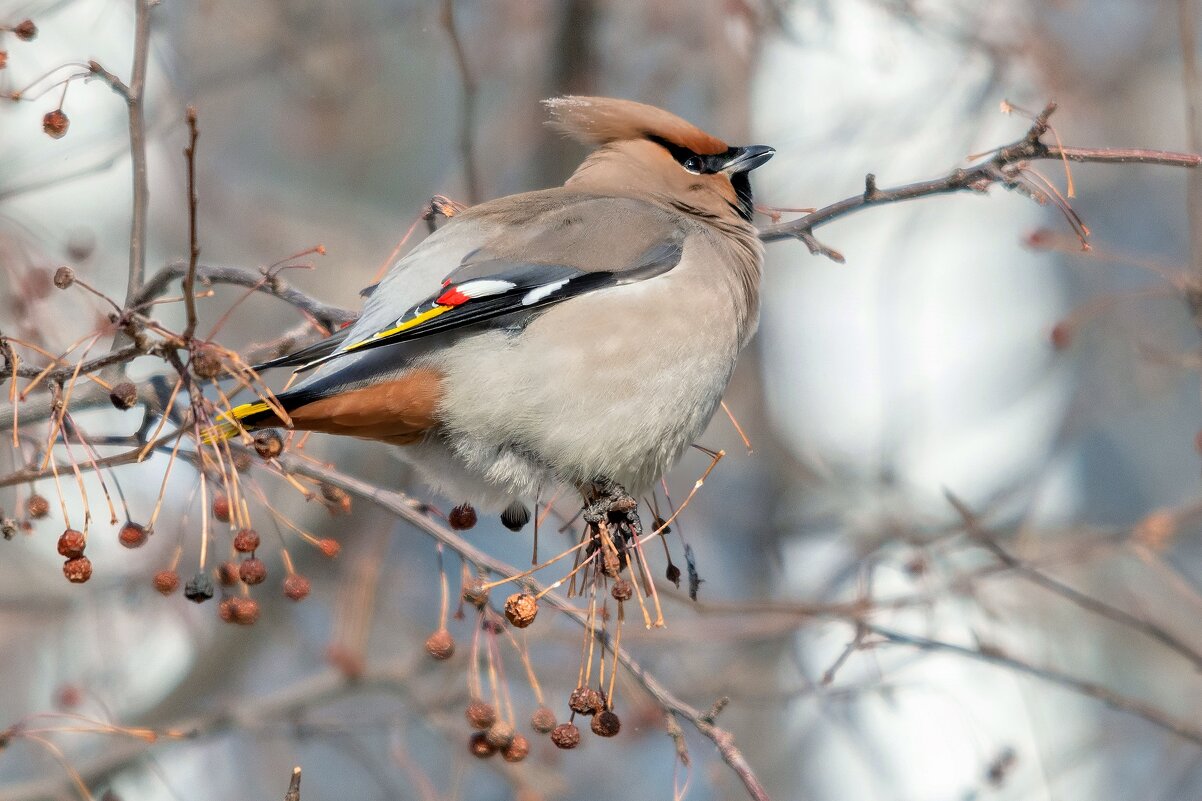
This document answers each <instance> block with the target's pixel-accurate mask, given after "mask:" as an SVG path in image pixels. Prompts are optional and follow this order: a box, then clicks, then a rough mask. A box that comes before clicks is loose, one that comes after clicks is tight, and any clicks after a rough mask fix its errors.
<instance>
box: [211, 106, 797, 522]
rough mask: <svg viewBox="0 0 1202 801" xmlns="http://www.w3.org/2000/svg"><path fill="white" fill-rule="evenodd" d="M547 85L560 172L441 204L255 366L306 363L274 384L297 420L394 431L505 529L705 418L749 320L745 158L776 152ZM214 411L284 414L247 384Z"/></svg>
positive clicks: (673, 445)
mask: <svg viewBox="0 0 1202 801" xmlns="http://www.w3.org/2000/svg"><path fill="white" fill-rule="evenodd" d="M546 104H547V106H548V107H549V109H550V111H551V114H552V116H553V118H554V120H553V124H554V125H556V126H557V127H558V128H560V129H561V130H562V131H564V132H566V133H567V134H569V135H571V136H573V137H574V138H576V139H578V140H580V141H582V142H584V143H586V144H589V145H594V146H596V149H595V150H594V151H593V152H592V153H591V154H590V155H589V156H588V158H586V159H585V160H584V163H583V164H581V165H580V167H579V168H577V170H576V171H575V172H574V173H573V174H572V177H571V178H569V179H568V181H567V183H566V184H564V186H563V187H559V188H555V189H545V190H541V191H536V192H528V193H525V194H520V195H512V196H510V197H503V198H499V199H497V200H493V201H490V202H487V203H482V204H480V205H478V206H474V207H471V208H468V209H466V210H465V211H462V212H460V213H459V214H456V215H455V216H454V217H452V218H451V219H450V220H449V221H447V223H446V224H445V225H444V226H443V227H442V228H441V229H439V230H438V231H437V232H435V233H433V234H432V235H431V236H430V237H429V238H427V239H426V240H425V241H424V242H422V243H421V244H420V245H419V246H417V247H416V248H414V249H413V251H412V252H410V253H409V254H408V255H407V256H405V257H404V258H403V259H401V260H400V261H399V262H397V264H396V265H394V266H393V267H392V269H391V270H390V271H389V272H388V274H387V275H386V276H385V277H384V280H383V281H381V282H380V283H379V285H377V286H376V287H375V289H374V291H372V292H371V294H370V296H369V297H368V299H367V302H366V304H365V306H364V309H363V313H362V316H360V317H359V319H358V320H357V321H356V322H355V323H354V325H352V326H350V327H349V328H347V329H345V330H344V331H342V332H339V333H338V334H337V335H335V336H334V337H331V338H329V339H326V340H324V341H322V342H319V343H317V344H315V345H313V346H311V347H308V348H306V349H304V350H302V351H299V352H297V353H294V354H291V355H290V356H286V357H284V358H282V359H277V360H275V361H273V362H268V363H267V364H266V365H262V367H264V368H266V367H275V366H283V365H288V366H294V367H296V368H297V371H298V372H306V371H310V370H312V371H313V372H312V374H311V375H310V376H308V377H306V378H305V379H304V380H303V381H301V382H299V383H298V384H297V385H296V386H295V387H293V388H292V389H289V390H288V391H286V392H282V393H280V394H279V395H277V396H276V400H277V401H278V402H279V403H280V404H281V405H282V406H283V408H284V409H286V410H287V412H288V414H289V415H290V417H291V424H292V426H293V427H294V428H297V429H303V430H308V431H323V432H327V433H332V434H347V435H350V436H354V437H362V438H365V439H375V440H382V441H384V442H389V443H394V444H397V445H403V446H405V447H404V448H403V449H402V451H403V455H404V456H405V458H406V459H407V460H408V461H410V462H412V463H413V464H414V465H415V466H416V467H417V468H418V470H419V471H420V472H421V474H422V475H423V476H424V477H425V478H426V479H427V480H428V481H429V482H430V483H431V484H432V485H434V486H435V487H436V488H438V489H440V490H441V491H442V492H444V493H445V494H446V495H447V496H448V497H450V498H451V499H453V500H456V501H459V500H462V501H467V502H470V503H473V504H475V505H478V506H482V507H485V508H493V509H505V510H506V512H505V514H504V515H503V519H504V520H505V523H506V525H509V526H511V527H515V528H520V527H521V525H522V524H523V523H525V521H526V519H527V518H528V513H527V512H526V510H525V507H524V506H523V505H522V503H521V500H522V499H527V498H528V499H533V498H537V497H538V496H539V494H540V493H542V494H544V495H546V494H549V493H550V492H551V491H553V490H554V489H555V488H556V487H560V486H565V485H566V486H567V487H571V488H574V489H576V490H579V491H581V492H582V493H584V494H585V496H586V498H590V499H595V498H596V496H597V488H598V487H600V488H605V491H606V493H607V495H608V496H609V497H618V496H621V497H630V495H633V496H634V497H637V496H638V495H639V494H640V493H642V492H644V491H645V490H647V489H649V488H650V486H651V485H652V483H653V482H654V481H655V480H656V479H658V478H659V477H660V476H661V475H662V474H663V473H664V472H665V471H666V470H667V469H668V468H670V467H671V466H672V465H673V464H674V463H675V462H676V461H677V460H678V459H679V458H680V456H681V455H682V454H683V452H684V451H685V449H686V448H688V447H689V445H690V444H691V443H693V441H694V440H695V439H696V438H697V437H698V436H699V435H700V434H701V433H702V431H703V430H704V428H705V426H706V424H707V423H708V422H709V420H710V418H711V416H712V415H713V414H714V412H715V410H716V409H717V408H718V405H719V403H720V402H721V399H722V394H723V392H724V391H725V389H726V385H727V382H728V381H729V379H730V376H731V373H732V371H733V370H734V366H735V359H736V357H737V355H738V353H739V350H740V349H741V348H742V347H743V345H745V344H746V343H747V341H748V339H749V338H750V337H751V335H752V334H753V333H754V332H755V328H756V325H757V318H758V311H759V308H758V307H759V302H758V298H759V285H760V270H761V266H762V262H763V248H762V246H761V244H760V241H759V239H758V238H757V236H756V229H755V228H754V227H753V226H752V224H751V214H752V199H751V186H750V183H749V181H748V177H747V173H748V172H749V171H751V170H753V169H755V168H756V167H758V166H760V165H761V164H763V163H764V162H766V161H767V160H768V159H769V158H771V157H772V155H773V153H774V151H773V149H772V148H770V147H764V146H758V145H757V146H751V147H731V146H729V145H727V144H726V143H725V142H723V141H722V140H720V139H718V138H716V137H714V136H711V135H710V134H707V133H705V132H704V131H702V130H700V129H698V128H696V127H695V126H693V125H691V124H689V123H688V122H685V121H684V120H682V119H680V118H679V117H676V116H675V115H673V114H670V113H668V112H666V111H663V110H661V109H658V108H654V107H652V106H647V105H643V104H641V103H634V102H631V101H628V100H615V99H610V98H601V97H561V98H556V99H553V100H549V101H546ZM226 417H227V420H226V421H225V422H224V423H223V430H222V431H221V432H220V433H221V434H223V435H227V436H228V435H232V433H233V432H234V431H236V426H235V425H234V424H233V422H232V421H237V423H238V424H240V425H241V426H243V427H245V428H248V429H256V428H264V427H271V426H279V425H281V421H280V419H279V418H278V417H276V415H275V414H273V413H272V411H271V409H270V408H269V407H268V405H267V404H266V403H249V404H244V405H242V406H239V407H237V408H235V409H233V410H232V411H231V412H230V413H228V414H227V415H226ZM626 493H629V495H627V494H626Z"/></svg>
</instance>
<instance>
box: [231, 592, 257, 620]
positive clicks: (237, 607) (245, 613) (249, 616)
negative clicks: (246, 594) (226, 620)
mask: <svg viewBox="0 0 1202 801" xmlns="http://www.w3.org/2000/svg"><path fill="white" fill-rule="evenodd" d="M231 600H232V601H233V604H232V606H233V615H234V622H235V623H237V624H238V625H239V626H253V625H254V624H255V621H257V620H258V619H259V602H258V601H256V600H255V599H254V598H232V599H231Z"/></svg>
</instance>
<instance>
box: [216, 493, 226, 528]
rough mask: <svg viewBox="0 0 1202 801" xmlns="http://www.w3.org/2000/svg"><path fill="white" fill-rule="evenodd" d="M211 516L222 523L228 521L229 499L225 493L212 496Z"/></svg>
mask: <svg viewBox="0 0 1202 801" xmlns="http://www.w3.org/2000/svg"><path fill="white" fill-rule="evenodd" d="M213 517H215V518H217V519H218V520H220V521H221V522H222V523H228V522H230V499H229V498H228V497H226V496H225V495H218V496H216V497H215V498H213Z"/></svg>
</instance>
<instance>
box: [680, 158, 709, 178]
mask: <svg viewBox="0 0 1202 801" xmlns="http://www.w3.org/2000/svg"><path fill="white" fill-rule="evenodd" d="M680 166H682V167H684V168H685V169H686V170H688V171H689V172H691V173H693V175H700V174H701V171H702V170H703V169H704V168H705V163H704V162H702V160H701V156H689V157H688V158H687V159H685V160H684V161H683V162H681V164H680Z"/></svg>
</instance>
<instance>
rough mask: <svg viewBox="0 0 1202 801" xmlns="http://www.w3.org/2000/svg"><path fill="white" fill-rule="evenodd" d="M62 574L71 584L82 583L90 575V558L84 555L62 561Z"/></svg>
mask: <svg viewBox="0 0 1202 801" xmlns="http://www.w3.org/2000/svg"><path fill="white" fill-rule="evenodd" d="M63 575H64V576H66V577H67V581H69V582H71V583H72V584H83V583H84V582H85V581H87V580H88V579H90V578H91V577H92V560H91V559H89V558H88V557H86V556H79V557H76V558H75V559H68V560H67V561H66V562H64V563H63Z"/></svg>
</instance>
